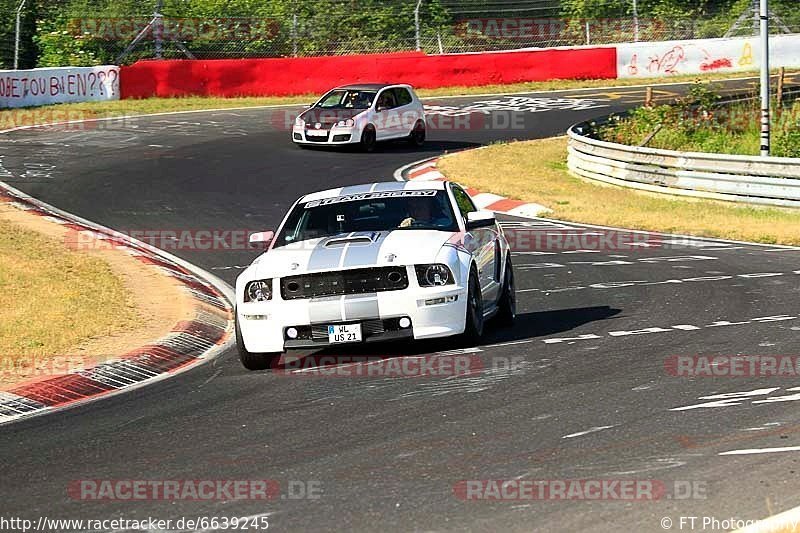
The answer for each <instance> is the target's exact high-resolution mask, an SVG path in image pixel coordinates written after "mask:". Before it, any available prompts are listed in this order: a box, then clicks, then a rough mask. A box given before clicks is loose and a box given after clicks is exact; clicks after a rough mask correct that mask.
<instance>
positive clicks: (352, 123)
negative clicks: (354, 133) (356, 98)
mask: <svg viewBox="0 0 800 533" xmlns="http://www.w3.org/2000/svg"><path fill="white" fill-rule="evenodd" d="M336 125H337V126H338V127H340V128H352V127H353V126H355V125H356V121H355V120H353V119H352V118H348V119H347V120H340V121H339V122H337V123H336Z"/></svg>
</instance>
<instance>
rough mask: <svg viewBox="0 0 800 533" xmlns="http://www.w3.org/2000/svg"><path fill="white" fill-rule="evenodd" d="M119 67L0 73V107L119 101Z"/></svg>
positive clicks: (0, 71)
mask: <svg viewBox="0 0 800 533" xmlns="http://www.w3.org/2000/svg"><path fill="white" fill-rule="evenodd" d="M119 89H120V76H119V67H117V66H114V65H102V66H98V67H56V68H36V69H31V70H0V107H30V106H39V105H47V104H64V103H71V102H92V101H95V102H96V101H101V100H119Z"/></svg>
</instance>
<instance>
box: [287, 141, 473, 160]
mask: <svg viewBox="0 0 800 533" xmlns="http://www.w3.org/2000/svg"><path fill="white" fill-rule="evenodd" d="M479 146H482V145H481V143H477V142H466V141H426V142H425V144H424V145H423V146H422V147H416V146H411V145H410V144H408V143H407V142H405V141H384V142H379V143H378V145H377V146H376V147H375V150H374V151H373V152H371V153H365V152H362V151H361V150H360V148H359V147H358V146H357V145H349V146H313V145H312V146H308V145H304V146H303V147H302V148H298V149H300V150H306V151H309V152H312V151H313V152H331V153H335V152H347V153H361V154H362V155H364V156H369V155H371V154H379V153H394V154H419V159H425V157H426V156H428V157H433V156H437V155H441V154H442V152H453V151H456V150H466V149H467V148H477V147H479Z"/></svg>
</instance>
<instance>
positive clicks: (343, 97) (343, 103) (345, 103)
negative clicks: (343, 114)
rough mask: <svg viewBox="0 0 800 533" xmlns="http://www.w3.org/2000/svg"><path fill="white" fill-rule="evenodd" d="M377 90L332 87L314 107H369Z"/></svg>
mask: <svg viewBox="0 0 800 533" xmlns="http://www.w3.org/2000/svg"><path fill="white" fill-rule="evenodd" d="M376 94H377V91H359V90H353V89H334V90H332V91H331V92H329V93H328V94H326V95H325V96H323V97H322V98H321V99H320V101H319V102H317V105H316V107H321V108H322V109H369V108H370V107H371V106H372V101H373V100H375V95H376Z"/></svg>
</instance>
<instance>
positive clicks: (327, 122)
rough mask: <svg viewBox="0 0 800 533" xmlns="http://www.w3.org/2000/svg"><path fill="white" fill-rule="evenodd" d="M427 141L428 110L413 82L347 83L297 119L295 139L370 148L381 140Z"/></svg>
mask: <svg viewBox="0 0 800 533" xmlns="http://www.w3.org/2000/svg"><path fill="white" fill-rule="evenodd" d="M390 139H408V140H409V141H410V142H411V143H412V144H414V145H415V146H422V145H423V143H424V142H425V111H424V110H423V105H422V102H420V101H419V98H417V95H416V94H414V89H412V88H411V86H410V85H385V84H376V83H367V84H357V85H345V86H342V87H336V88H335V89H331V90H330V91H328V92H327V93H326V94H325V95H324V96H323V97H322V98H320V99H319V100H318V101H317V102H316V103H315V104H314V105H312V106H311V107H310V108H309V109H308V110H306V111H304V112H303V113H302V114H301V115H300V116H298V117H297V119H296V120H295V123H294V126H293V127H292V140H293V141H294V142H295V143H296V144H298V145H300V146H311V145H317V146H319V145H327V146H337V145H348V144H360V145H361V148H362V149H363V150H365V151H367V152H371V151H372V150H373V149H374V148H375V143H377V142H378V141H386V140H390Z"/></svg>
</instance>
